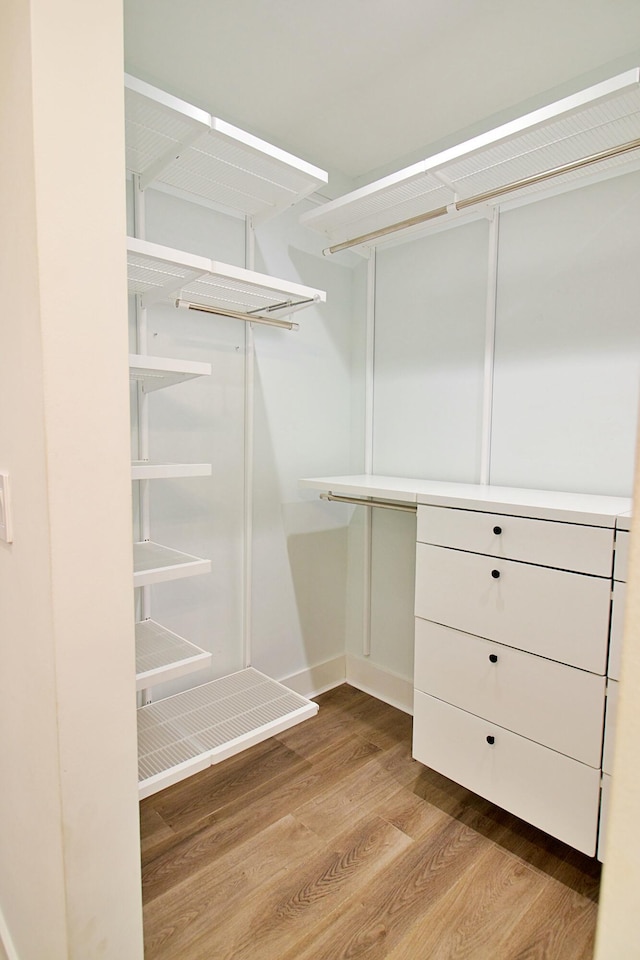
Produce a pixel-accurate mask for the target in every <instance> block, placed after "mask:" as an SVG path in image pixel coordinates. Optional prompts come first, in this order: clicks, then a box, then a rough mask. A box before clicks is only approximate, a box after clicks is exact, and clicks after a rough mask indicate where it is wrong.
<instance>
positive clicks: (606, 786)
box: [598, 773, 611, 863]
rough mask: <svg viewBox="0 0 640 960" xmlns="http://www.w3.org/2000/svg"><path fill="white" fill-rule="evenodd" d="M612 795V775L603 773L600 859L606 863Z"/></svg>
mask: <svg viewBox="0 0 640 960" xmlns="http://www.w3.org/2000/svg"><path fill="white" fill-rule="evenodd" d="M610 796H611V777H610V776H609V774H607V773H603V774H602V794H601V796H600V830H599V831H598V860H599V861H600V863H604V851H605V846H606V843H607V826H608V824H609V797H610Z"/></svg>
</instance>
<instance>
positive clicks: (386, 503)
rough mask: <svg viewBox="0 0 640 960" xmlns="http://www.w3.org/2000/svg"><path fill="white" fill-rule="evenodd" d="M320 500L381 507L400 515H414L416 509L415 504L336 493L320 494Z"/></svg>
mask: <svg viewBox="0 0 640 960" xmlns="http://www.w3.org/2000/svg"><path fill="white" fill-rule="evenodd" d="M320 499H321V500H329V501H332V502H333V501H335V502H336V503H353V504H354V505H355V506H357V507H381V508H382V509H383V510H400V511H402V513H415V512H416V510H417V509H418V508H417V506H416V505H415V504H409V503H395V502H394V501H393V500H376V498H375V497H341V496H340V495H339V494H337V493H321V494H320Z"/></svg>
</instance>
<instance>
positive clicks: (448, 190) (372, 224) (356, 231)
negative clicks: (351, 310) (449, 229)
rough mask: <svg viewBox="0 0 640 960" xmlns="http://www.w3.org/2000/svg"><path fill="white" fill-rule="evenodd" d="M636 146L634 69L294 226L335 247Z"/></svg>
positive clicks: (638, 112)
mask: <svg viewBox="0 0 640 960" xmlns="http://www.w3.org/2000/svg"><path fill="white" fill-rule="evenodd" d="M638 138H640V68H634V69H633V70H628V71H627V72H625V73H622V74H620V75H619V76H616V77H612V78H611V79H609V80H606V81H604V82H602V83H598V84H596V85H595V86H593V87H589V88H588V89H586V90H583V91H581V92H580V93H577V94H574V95H572V96H570V97H566V98H564V99H563V100H559V101H557V102H556V103H552V104H550V105H548V106H546V107H542V108H541V109H539V110H535V111H534V112H533V113H529V114H527V115H525V116H523V117H520V118H518V119H517V120H513V121H511V122H510V123H506V124H504V125H502V126H499V127H496V128H495V129H494V130H491V131H489V132H488V133H484V134H481V135H480V136H477V137H474V138H472V139H471V140H467V141H465V142H463V143H460V144H458V145H457V146H454V147H451V148H450V149H448V150H444V151H442V152H441V153H437V154H434V155H433V156H431V157H427V158H426V159H425V160H421V161H420V162H418V163H414V164H412V165H411V166H409V167H405V168H404V169H402V170H399V171H397V172H396V173H393V174H390V175H389V176H386V177H383V178H382V179H380V180H377V181H375V182H373V183H370V184H368V185H367V186H364V187H361V188H359V189H358V190H354V191H353V192H351V193H348V194H345V195H344V196H343V197H339V198H338V199H337V200H332V201H330V202H328V203H325V204H323V205H322V206H321V207H319V208H318V209H316V210H312V211H310V212H309V213H306V214H303V216H302V217H301V218H300V222H301V223H304V224H305V225H306V226H308V227H311V228H313V229H315V230H318V231H320V232H322V233H326V234H327V236H328V237H329V239H330V240H331V242H332V243H333V244H340V243H343V242H346V241H348V240H350V239H351V240H353V239H360V238H363V237H365V236H366V235H367V234H368V233H375V232H376V231H378V230H382V229H384V228H386V227H389V226H390V225H392V224H394V223H400V222H403V221H405V220H409V219H410V218H412V217H417V216H423V215H424V214H426V213H428V212H430V211H431V212H433V213H434V214H436V213H437V212H438V211H440V210H441V209H442V208H446V207H448V206H449V207H451V206H452V205H454V204H455V203H456V202H460V201H462V202H464V201H465V199H469V198H473V201H474V202H476V201H477V207H481V206H482V202H483V200H484V202H485V204H486V203H490V202H492V201H491V199H486V200H485V198H484V197H483V195H484V194H491V193H495V192H496V191H505V188H510V187H511V186H512V185H513V184H517V183H521V182H522V181H527V180H528V179H529V178H536V177H541V176H542V175H543V174H548V172H549V171H551V170H557V168H562V167H563V166H564V165H567V164H576V163H578V162H581V161H586V160H587V159H588V158H592V157H593V156H594V155H596V154H599V153H601V152H604V151H608V150H612V149H615V148H618V147H621V146H622V145H626V144H629V143H632V142H633V141H634V140H636V139H638ZM639 149H640V144H638V147H637V148H635V149H634V150H633V152H625V153H624V154H621V155H619V156H615V157H612V158H609V159H606V160H602V161H600V162H599V163H598V169H600V170H610V169H612V168H616V167H622V166H624V165H625V164H629V163H630V157H631V158H633V159H634V160H635V162H636V163H637V161H638V157H639V155H640V154H639ZM591 171H592V168H591V166H587V165H586V164H585V166H582V167H579V168H578V169H573V170H571V171H568V172H566V173H560V174H559V175H557V176H555V177H554V180H553V182H554V183H556V184H567V183H570V182H572V181H577V180H580V179H581V178H584V176H585V174H588V173H590V172H591ZM545 188H546V183H545V182H543V183H540V182H533V183H530V184H527V185H524V186H518V187H517V189H515V188H514V190H513V191H511V192H505V193H504V194H503V195H501V199H502V196H507V197H513V196H514V195H515V194H516V192H517V195H518V197H520V196H526V195H528V194H532V193H534V192H537V191H540V190H542V189H545ZM493 202H494V203H495V202H498V201H497V200H493ZM456 214H459V211H455V210H451V211H450V212H447V213H445V214H443V215H442V217H441V219H440V221H439V222H442V220H443V219H444V220H447V219H451V218H452V217H453V216H455V215H456ZM407 226H408V225H407ZM369 242H375V241H373V240H372V241H369ZM363 243H364V241H363Z"/></svg>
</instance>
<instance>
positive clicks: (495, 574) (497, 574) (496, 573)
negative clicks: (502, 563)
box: [491, 570, 500, 580]
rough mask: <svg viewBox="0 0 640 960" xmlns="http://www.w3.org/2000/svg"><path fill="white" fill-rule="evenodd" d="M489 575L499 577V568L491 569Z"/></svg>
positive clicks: (496, 578) (494, 577)
mask: <svg viewBox="0 0 640 960" xmlns="http://www.w3.org/2000/svg"><path fill="white" fill-rule="evenodd" d="M491 576H492V577H493V579H494V580H498V579H499V577H500V571H499V570H492V571H491Z"/></svg>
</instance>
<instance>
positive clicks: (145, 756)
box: [138, 667, 318, 800]
mask: <svg viewBox="0 0 640 960" xmlns="http://www.w3.org/2000/svg"><path fill="white" fill-rule="evenodd" d="M317 712H318V705H317V703H314V702H313V701H312V700H307V699H306V698H305V697H301V696H300V695H299V694H297V693H294V692H293V691H292V690H289V688H288V687H285V686H284V684H282V683H278V682H277V681H276V680H272V679H271V678H270V677H267V676H265V674H263V673H260V672H259V671H258V670H254V669H253V667H247V668H246V669H245V670H240V671H238V673H232V674H230V675H229V676H227V677H221V678H220V679H219V680H212V681H211V682H210V683H203V684H201V685H200V686H198V687H193V688H192V689H191V690H185V691H184V692H183V693H178V694H176V695H175V696H173V697H168V698H167V699H166V700H158V701H156V702H155V703H150V704H148V705H147V706H144V707H140V708H139V709H138V780H139V784H138V787H139V795H140V799H141V800H142V799H144V797H148V796H151V795H152V794H154V793H157V792H158V791H159V790H163V789H164V788H165V787H168V786H170V785H171V784H173V783H178V782H179V781H180V780H184V779H186V778H187V777H190V776H192V774H194V773H197V772H198V771H200V770H204V769H206V767H209V766H211V765H212V764H214V763H219V762H220V761H221V760H226V759H227V758H228V757H232V756H234V755H235V754H237V753H240V752H241V751H242V750H246V749H247V748H248V747H252V746H253V745H254V744H256V743H261V742H262V741H263V740H267V739H268V738H269V737H272V736H275V735H276V734H278V733H281V732H282V731H283V730H287V729H288V728H289V727H293V726H295V725H296V724H297V723H301V722H302V721H303V720H307V719H308V718H309V717H313V716H315V714H316V713H317Z"/></svg>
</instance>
